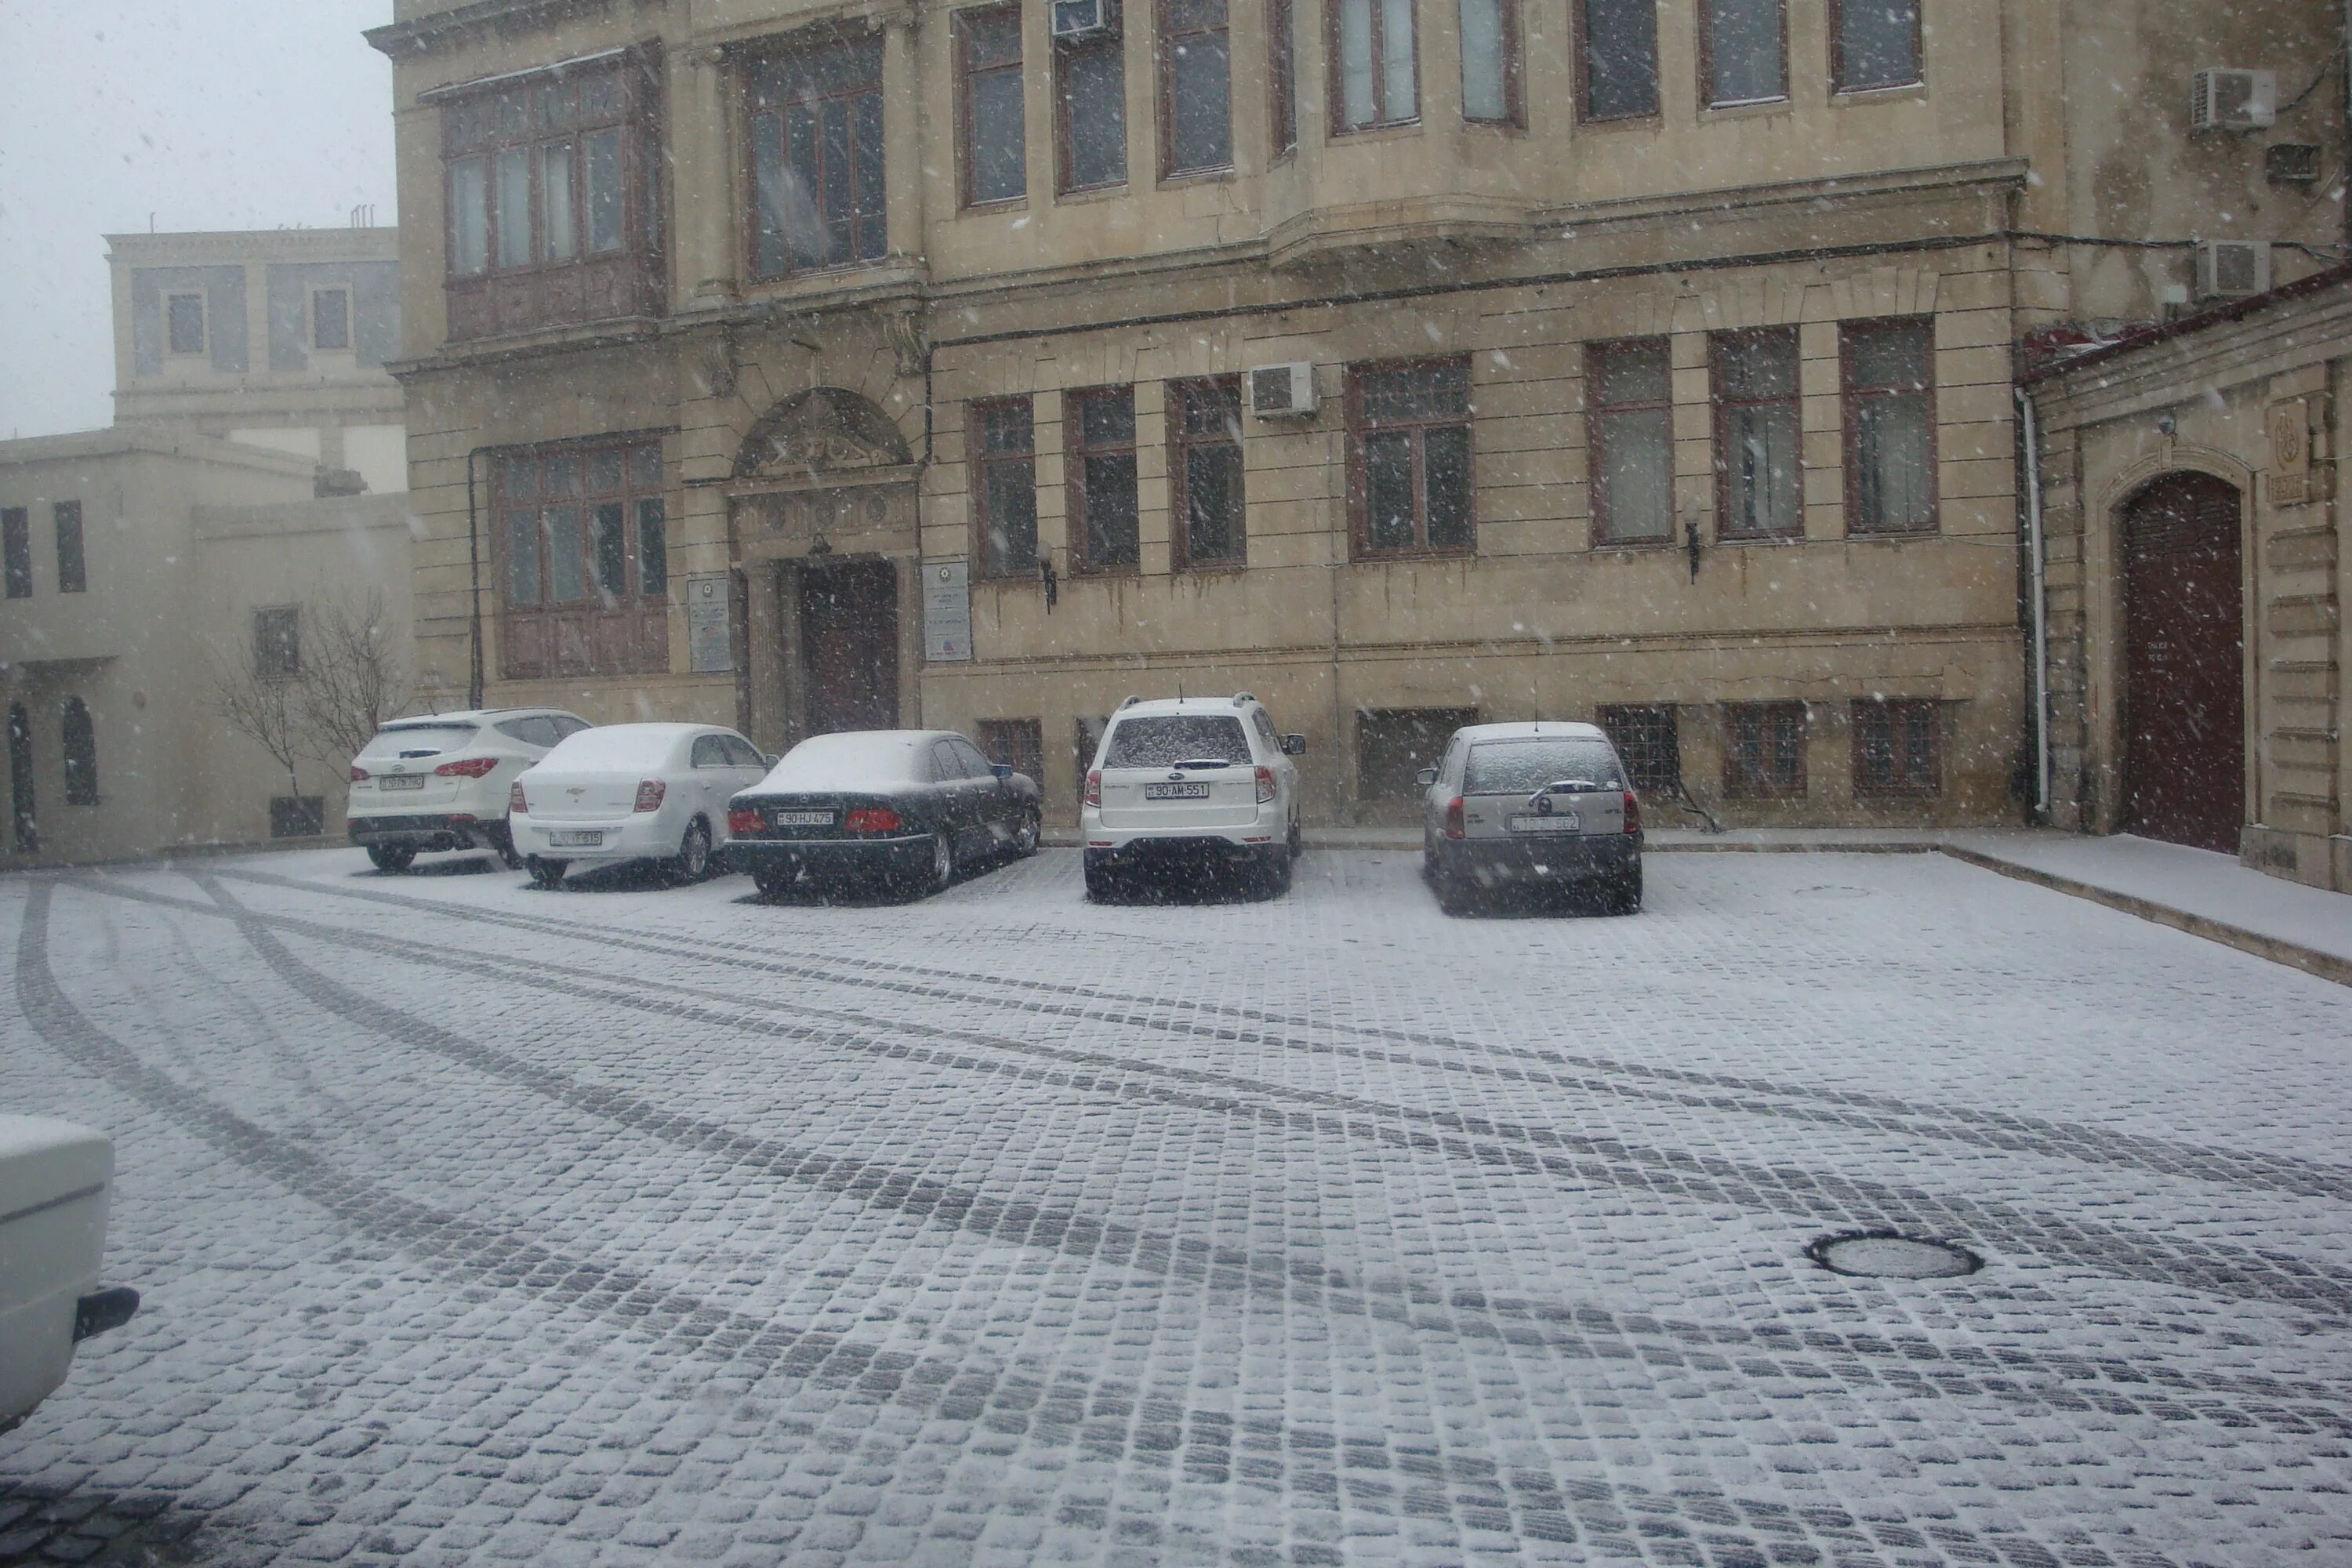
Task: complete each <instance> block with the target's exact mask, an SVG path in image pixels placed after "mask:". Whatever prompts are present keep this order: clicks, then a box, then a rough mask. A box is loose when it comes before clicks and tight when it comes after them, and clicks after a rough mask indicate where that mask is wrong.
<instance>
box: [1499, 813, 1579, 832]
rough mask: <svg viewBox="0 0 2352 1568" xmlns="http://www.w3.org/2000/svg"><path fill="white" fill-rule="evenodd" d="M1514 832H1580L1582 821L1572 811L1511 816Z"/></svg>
mask: <svg viewBox="0 0 2352 1568" xmlns="http://www.w3.org/2000/svg"><path fill="white" fill-rule="evenodd" d="M1511 831H1512V832H1514V833H1581V832H1583V831H1584V823H1583V821H1582V820H1581V819H1580V817H1578V816H1577V815H1576V813H1574V812H1572V811H1555V812H1553V813H1552V814H1551V815H1550V816H1534V815H1532V814H1529V815H1527V816H1514V817H1513V818H1511Z"/></svg>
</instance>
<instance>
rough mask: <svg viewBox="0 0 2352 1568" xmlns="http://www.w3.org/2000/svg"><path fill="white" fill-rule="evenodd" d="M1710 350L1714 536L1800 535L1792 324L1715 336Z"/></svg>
mask: <svg viewBox="0 0 2352 1568" xmlns="http://www.w3.org/2000/svg"><path fill="white" fill-rule="evenodd" d="M1707 352H1708V356H1709V358H1710V360H1711V362H1712V369H1713V376H1714V384H1715V495H1716V511H1715V517H1716V528H1715V532H1716V537H1717V539H1722V540H1731V541H1755V540H1774V539H1802V538H1803V537H1804V534H1805V505H1804V502H1805V496H1804V475H1803V470H1802V468H1801V454H1800V442H1799V417H1798V416H1799V407H1800V405H1799V403H1798V399H1797V329H1796V328H1794V327H1765V328H1760V329H1759V330H1756V331H1734V332H1716V333H1712V334H1710V335H1709V337H1708V339H1707Z"/></svg>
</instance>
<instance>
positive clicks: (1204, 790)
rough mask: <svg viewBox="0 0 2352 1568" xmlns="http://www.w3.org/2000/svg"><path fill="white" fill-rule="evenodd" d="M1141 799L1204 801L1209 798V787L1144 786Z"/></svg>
mask: <svg viewBox="0 0 2352 1568" xmlns="http://www.w3.org/2000/svg"><path fill="white" fill-rule="evenodd" d="M1143 798H1144V799H1146V800H1206V799H1208V798H1209V786H1208V785H1207V784H1145V785H1144V786H1143Z"/></svg>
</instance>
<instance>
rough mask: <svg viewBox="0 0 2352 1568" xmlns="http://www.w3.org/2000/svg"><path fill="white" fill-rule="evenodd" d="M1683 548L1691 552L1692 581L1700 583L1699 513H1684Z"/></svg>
mask: <svg viewBox="0 0 2352 1568" xmlns="http://www.w3.org/2000/svg"><path fill="white" fill-rule="evenodd" d="M1683 548H1684V549H1685V550H1687V551H1688V552H1690V569H1691V581H1692V582H1694V583H1696V582H1697V581H1698V513H1696V512H1695V511H1686V512H1685V513H1683Z"/></svg>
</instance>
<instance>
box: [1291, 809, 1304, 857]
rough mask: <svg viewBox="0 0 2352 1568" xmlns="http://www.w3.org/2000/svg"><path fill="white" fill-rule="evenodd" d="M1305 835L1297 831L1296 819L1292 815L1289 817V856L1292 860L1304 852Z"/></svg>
mask: <svg viewBox="0 0 2352 1568" xmlns="http://www.w3.org/2000/svg"><path fill="white" fill-rule="evenodd" d="M1306 849H1307V842H1306V837H1305V836H1304V835H1303V834H1301V833H1300V832H1299V831H1298V819H1297V817H1295V816H1294V817H1292V818H1291V819H1290V858H1292V859H1293V860H1296V859H1297V858H1298V857H1299V856H1300V855H1302V854H1304V853H1305V852H1306Z"/></svg>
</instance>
